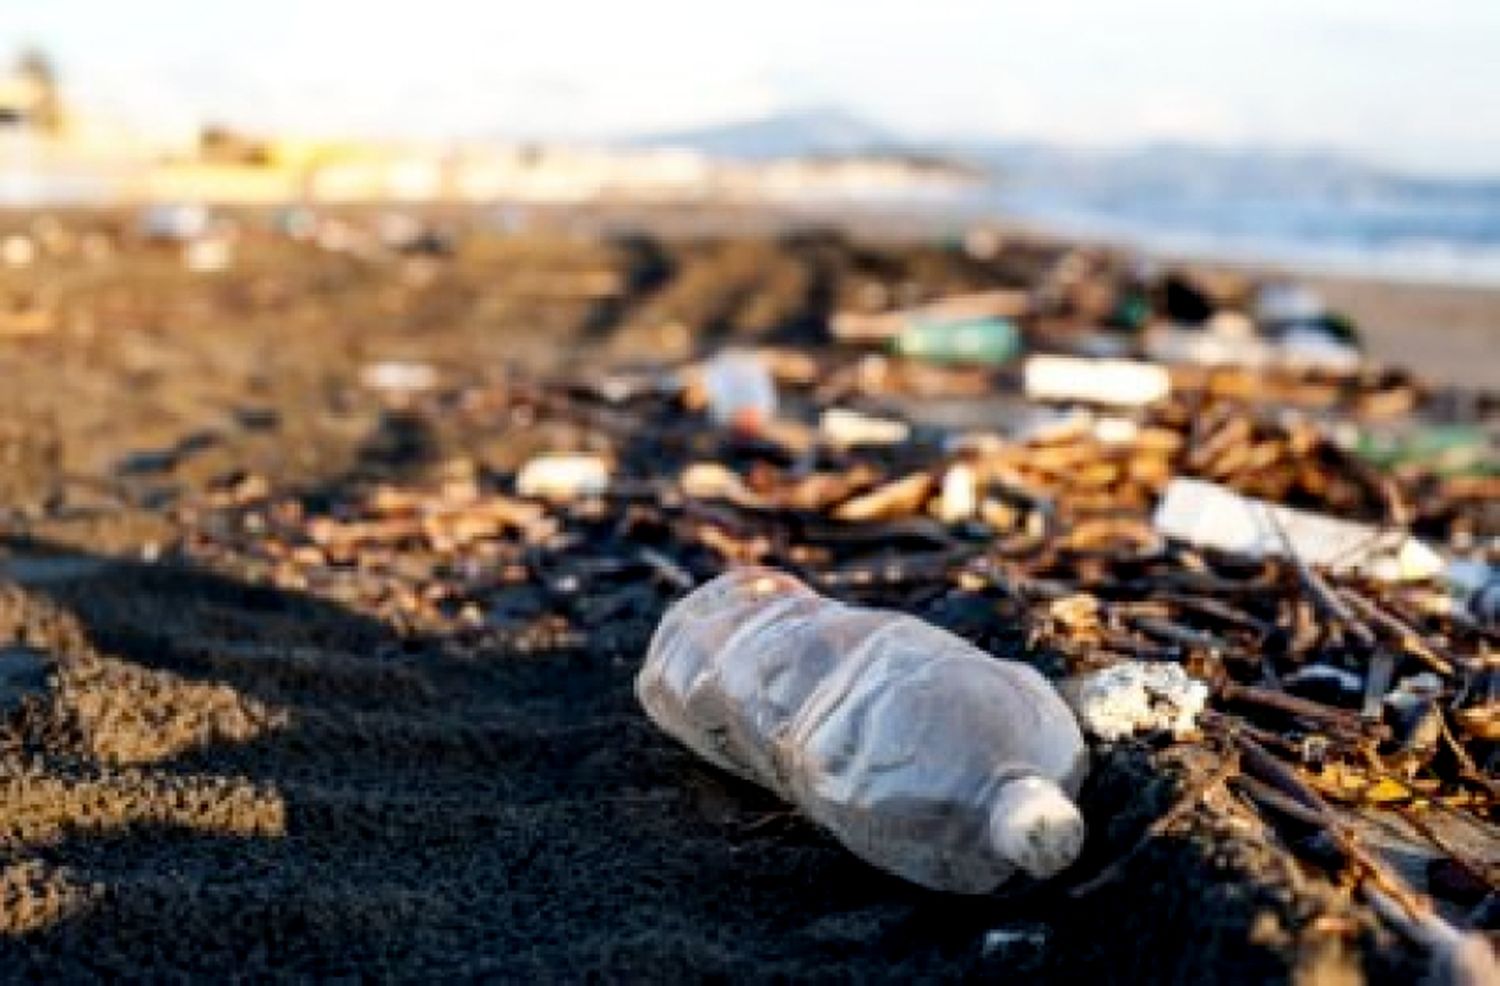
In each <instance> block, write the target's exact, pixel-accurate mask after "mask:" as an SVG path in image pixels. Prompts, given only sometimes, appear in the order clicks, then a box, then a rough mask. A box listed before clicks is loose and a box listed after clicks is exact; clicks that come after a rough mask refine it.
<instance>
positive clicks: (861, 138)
mask: <svg viewBox="0 0 1500 986" xmlns="http://www.w3.org/2000/svg"><path fill="white" fill-rule="evenodd" d="M630 143H631V144H633V145H636V146H642V147H682V148H687V149H690V150H695V151H699V152H700V153H703V154H707V155H710V156H712V157H720V158H731V159H737V160H750V161H765V160H771V159H773V158H799V157H848V156H851V155H858V154H871V153H877V154H878V153H890V154H899V153H902V152H903V151H905V150H907V149H908V148H907V145H906V143H905V142H904V141H902V140H901V139H899V138H898V137H896V136H895V135H893V134H892V133H891V132H890V131H889V130H887V129H885V128H884V127H881V126H879V125H878V124H875V123H871V122H870V121H869V120H866V119H864V118H862V117H860V116H858V115H856V114H854V113H850V112H849V111H847V110H844V109H840V108H839V107H836V106H817V107H809V108H806V109H800V110H793V111H790V112H786V113H776V114H773V115H771V116H765V117H760V118H758V119H754V120H740V121H735V122H731V123H724V124H716V125H714V126H707V127H698V128H694V129H690V130H678V131H673V132H668V133H660V134H650V135H647V136H643V137H637V138H635V139H633V140H631V141H630Z"/></svg>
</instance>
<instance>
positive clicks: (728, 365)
mask: <svg viewBox="0 0 1500 986" xmlns="http://www.w3.org/2000/svg"><path fill="white" fill-rule="evenodd" d="M703 386H704V389H705V390H706V391H707V395H706V396H707V401H708V411H709V415H710V416H711V417H712V418H713V420H714V421H715V422H717V423H718V424H720V425H725V426H729V427H732V428H735V429H737V430H739V431H745V432H751V433H753V432H756V431H759V430H760V429H762V428H764V427H765V426H766V425H768V424H770V422H771V420H772V419H773V418H775V417H776V383H775V381H774V380H772V379H771V372H770V370H769V368H768V367H767V366H766V361H765V359H764V358H762V357H761V356H760V355H758V354H756V353H752V352H744V351H739V350H728V351H726V352H722V353H720V354H719V355H717V356H715V357H714V358H713V359H711V360H709V361H708V363H707V364H705V365H704V367H703Z"/></svg>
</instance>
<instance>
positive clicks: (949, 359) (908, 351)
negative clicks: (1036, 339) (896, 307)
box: [891, 318, 1021, 365]
mask: <svg viewBox="0 0 1500 986" xmlns="http://www.w3.org/2000/svg"><path fill="white" fill-rule="evenodd" d="M891 348H892V349H893V350H894V351H895V352H896V353H897V354H898V355H901V356H906V357H909V358H914V359H924V360H931V361H933V362H936V363H980V364H991V365H998V364H1000V363H1007V362H1009V361H1010V360H1012V359H1014V358H1015V356H1016V354H1017V353H1019V352H1020V351H1021V331H1020V329H1018V328H1016V323H1015V322H1012V321H1010V320H1009V319H1004V318H973V319H957V320H952V321H924V322H917V323H914V324H912V325H909V326H907V327H906V328H905V329H902V330H901V333H900V334H899V335H897V336H896V337H895V338H893V339H892V340H891Z"/></svg>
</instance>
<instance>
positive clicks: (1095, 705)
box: [1061, 661, 1208, 742]
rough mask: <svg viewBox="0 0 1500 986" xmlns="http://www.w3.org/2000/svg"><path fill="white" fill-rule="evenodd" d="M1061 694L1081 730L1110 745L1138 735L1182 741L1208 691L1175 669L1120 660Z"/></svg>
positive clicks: (1065, 686)
mask: <svg viewBox="0 0 1500 986" xmlns="http://www.w3.org/2000/svg"><path fill="white" fill-rule="evenodd" d="M1061 691H1062V695H1063V698H1064V699H1065V700H1066V701H1067V703H1068V705H1069V707H1070V708H1072V710H1073V714H1074V715H1076V716H1077V717H1078V722H1079V724H1080V725H1082V726H1083V728H1084V731H1085V732H1087V733H1089V734H1090V735H1092V736H1095V737H1097V738H1098V739H1101V740H1105V741H1111V742H1112V741H1114V740H1119V739H1124V738H1126V737H1128V736H1133V735H1135V734H1136V733H1138V732H1142V731H1147V732H1154V731H1158V730H1170V731H1171V732H1172V734H1173V735H1174V736H1185V735H1187V734H1189V733H1191V732H1192V731H1193V729H1194V728H1195V727H1196V724H1197V721H1198V714H1199V713H1200V712H1202V711H1203V706H1204V704H1205V703H1206V702H1207V701H1208V686H1207V685H1205V684H1204V683H1203V682H1201V681H1198V680H1196V679H1194V678H1191V677H1189V676H1188V673H1187V672H1186V671H1184V670H1183V669H1182V666H1181V665H1180V664H1170V663H1159V662H1145V661H1121V662H1120V663H1118V664H1113V665H1111V666H1109V667H1107V668H1104V669H1103V670H1100V671H1093V672H1090V673H1088V674H1083V675H1079V676H1077V677H1075V678H1070V679H1068V680H1067V681H1065V682H1063V684H1062V688H1061Z"/></svg>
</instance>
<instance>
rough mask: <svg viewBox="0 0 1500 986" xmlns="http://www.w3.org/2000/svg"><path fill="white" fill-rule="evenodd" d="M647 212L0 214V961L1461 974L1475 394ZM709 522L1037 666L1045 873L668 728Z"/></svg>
mask: <svg viewBox="0 0 1500 986" xmlns="http://www.w3.org/2000/svg"><path fill="white" fill-rule="evenodd" d="M502 211H503V210H502ZM4 218H5V217H0V219H4ZM43 218H45V217H43ZM268 218H269V219H270V222H269V224H268V223H267V219H268ZM669 220H670V221H669ZM655 221H656V222H658V223H660V225H651V224H649V223H646V222H644V221H641V220H638V219H629V218H624V219H619V218H612V217H610V216H593V217H589V216H580V215H578V214H575V213H572V212H570V213H568V214H566V215H562V214H559V215H556V216H544V215H540V214H539V215H536V216H529V217H528V216H517V215H513V214H510V213H508V212H507V213H505V214H504V215H501V214H489V213H485V212H483V211H481V210H476V211H474V212H472V213H465V214H464V215H462V216H453V215H448V216H439V215H433V216H431V217H428V218H426V219H422V218H419V217H418V216H416V215H406V214H404V213H401V212H394V211H387V210H375V211H361V210H353V209H351V210H349V211H348V212H347V213H344V212H340V213H338V214H336V215H335V214H332V213H330V214H326V215H321V214H318V213H314V212H310V211H308V210H290V211H287V212H283V213H277V214H275V215H274V216H270V217H267V216H264V215H258V214H251V213H245V214H241V215H233V216H229V215H224V216H219V215H205V214H204V213H202V212H201V210H196V209H192V208H168V209H161V210H150V211H148V212H147V213H146V214H144V215H141V216H134V217H128V216H118V215H106V216H98V217H89V216H81V217H70V218H68V219H67V220H66V221H64V220H61V219H52V220H49V221H46V222H44V221H42V218H38V219H36V220H35V221H31V222H29V223H28V224H27V225H26V226H25V227H24V228H21V227H18V226H16V225H15V223H14V222H12V223H11V226H10V227H7V228H6V229H4V230H0V233H3V234H4V238H3V239H0V262H3V264H0V367H3V368H5V370H6V371H7V379H10V380H12V381H14V382H15V384H16V385H15V386H14V387H10V388H0V411H3V414H0V461H3V463H4V468H3V469H0V501H3V502H0V526H3V532H0V535H3V536H0V684H3V685H4V688H3V689H0V693H3V694H0V699H3V703H0V704H3V707H4V712H5V716H4V717H3V721H0V726H3V729H0V780H3V781H4V783H5V784H6V786H7V790H9V791H10V792H11V793H12V794H13V795H14V797H12V798H10V800H9V802H8V803H7V804H6V805H5V806H4V810H3V811H0V829H3V831H0V849H3V850H4V852H5V854H6V858H5V860H4V861H3V862H4V866H3V867H0V884H3V885H4V887H5V894H4V895H3V900H0V924H3V925H4V926H5V930H6V933H5V934H4V935H0V960H3V961H4V963H5V964H6V968H9V969H15V970H16V975H18V976H30V977H31V978H48V979H73V978H85V977H90V976H93V977H97V976H100V975H103V976H114V977H116V978H118V977H119V976H122V975H137V976H139V975H142V974H145V975H158V976H161V977H163V978H173V977H176V978H181V977H184V976H192V975H195V974H196V975H202V976H205V977H206V976H211V975H218V977H219V978H222V970H223V969H225V968H230V967H233V968H236V969H241V970H245V971H247V974H249V975H255V976H262V975H264V976H271V975H277V974H280V975H284V976H301V977H304V978H305V977H319V978H331V977H334V976H339V977H358V976H363V977H369V976H375V977H380V978H399V979H417V978H439V977H441V978H457V979H470V978H478V977H491V978H493V977H495V976H497V975H499V976H502V977H505V978H512V979H543V980H546V979H557V978H568V979H588V978H591V977H592V978H606V979H621V978H624V979H650V980H657V979H667V978H702V977H705V976H708V977H719V978H726V979H734V978H744V977H746V976H749V977H762V978H767V979H771V978H778V977H779V978H784V979H789V980H796V981H803V980H808V979H813V980H816V979H819V978H840V979H848V978H853V979H861V980H863V979H870V980H880V979H892V980H900V981H911V980H913V979H958V978H964V977H967V978H981V977H997V976H1005V977H1011V978H1020V977H1029V978H1033V979H1038V980H1044V979H1058V980H1063V981H1079V980H1083V981H1093V980H1102V981H1121V980H1127V981H1177V980H1181V979H1187V978H1190V977H1191V978H1203V977H1204V973H1205V970H1210V969H1211V970H1212V974H1213V975H1215V976H1216V977H1217V978H1221V979H1236V978H1238V979H1241V980H1244V981H1263V980H1268V979H1275V978H1277V977H1281V978H1287V977H1289V976H1291V975H1297V976H1308V977H1310V978H1311V977H1315V976H1316V975H1320V974H1326V975H1328V976H1330V977H1336V976H1338V975H1341V974H1345V973H1349V972H1363V973H1364V974H1365V975H1366V976H1368V977H1369V978H1371V979H1374V980H1380V981H1400V982H1407V981H1413V980H1414V979H1415V978H1416V977H1417V976H1418V975H1419V974H1421V973H1422V972H1423V971H1425V970H1426V969H1427V968H1428V967H1429V966H1431V965H1432V964H1433V963H1438V964H1440V965H1444V966H1445V968H1446V972H1445V974H1448V975H1450V978H1451V977H1452V976H1456V975H1457V972H1456V970H1460V969H1462V968H1464V967H1465V963H1466V962H1467V963H1469V965H1470V966H1472V965H1473V963H1474V962H1476V961H1478V959H1477V958H1476V957H1475V943H1476V942H1477V941H1478V940H1479V939H1477V938H1476V937H1475V936H1474V935H1473V934H1472V932H1473V931H1474V930H1476V929H1482V930H1492V929H1494V928H1495V926H1496V924H1497V921H1500V912H1497V908H1500V904H1497V901H1500V898H1497V896H1496V892H1495V891H1496V886H1497V879H1500V853H1497V851H1496V848H1495V847H1496V845H1497V844H1500V840H1497V839H1496V837H1495V823H1496V819H1495V795H1496V790H1495V785H1496V779H1495V778H1496V767H1497V766H1500V726H1497V718H1500V681H1497V678H1500V664H1497V648H1496V644H1497V639H1500V636H1497V629H1496V625H1495V624H1496V615H1497V613H1496V609H1497V606H1500V587H1497V585H1496V582H1495V578H1494V571H1495V566H1496V563H1497V560H1500V554H1497V546H1500V545H1497V539H1500V510H1497V504H1500V456H1497V446H1496V434H1497V431H1496V425H1497V418H1500V401H1497V397H1496V395H1494V394H1486V393H1472V392H1462V391H1455V390H1447V389H1439V388H1434V387H1432V386H1429V385H1427V384H1426V383H1424V382H1423V381H1421V380H1420V379H1417V378H1415V377H1413V376H1410V375H1408V374H1406V373H1404V372H1400V371H1392V370H1388V369H1384V368H1382V367H1380V366H1376V365H1372V363H1371V362H1370V361H1369V360H1368V359H1367V358H1366V357H1365V355H1364V353H1363V351H1362V350H1361V343H1360V339H1359V332H1358V331H1357V329H1356V327H1355V326H1353V325H1351V324H1350V323H1349V321H1348V320H1347V319H1345V318H1343V317H1342V316H1341V315H1340V314H1339V313H1338V312H1336V311H1330V310H1329V306H1327V305H1324V304H1323V303H1322V302H1321V301H1320V300H1319V299H1318V298H1317V297H1316V296H1313V295H1311V294H1309V293H1308V292H1307V291H1306V290H1304V289H1302V288H1301V287H1299V286H1297V285H1294V284H1289V283H1285V282H1281V281H1266V282H1259V281H1256V280H1254V279H1251V278H1249V277H1246V276H1241V275H1236V276H1228V275H1219V274H1214V273H1212V272H1207V271H1199V270H1188V269H1182V270H1162V269H1149V268H1146V267H1143V266H1141V265H1140V264H1139V263H1138V262H1137V261H1136V260H1135V258H1131V257H1128V256H1124V255H1121V254H1118V253H1114V252H1110V251H1104V250H1097V249H1090V248H1079V247H1076V246H1073V245H1070V244H1062V243H1056V242H1045V241H1041V240H1032V239H1027V238H1023V237H1019V236H1018V237H1005V238H1004V240H1003V243H1001V242H999V241H997V240H994V239H993V238H970V240H965V241H962V242H960V241H948V240H943V241H941V242H939V241H936V240H932V239H924V240H921V241H917V240H915V239H897V240H894V241H889V242H887V241H883V240H877V239H874V238H869V239H866V238H863V237H856V236H854V235H852V234H846V233H843V232H840V231H838V230H832V229H813V228H806V227H804V226H800V225H799V226H796V227H795V228H792V229H789V230H781V229H780V228H779V227H775V226H774V225H773V226H771V227H770V228H769V229H768V230H767V231H766V232H767V235H764V236H759V235H755V229H754V228H752V227H750V226H747V223H749V222H750V217H747V216H746V215H744V214H735V215H732V216H729V217H716V216H711V215H702V216H693V215H683V216H679V217H676V218H675V219H672V217H666V218H663V217H656V218H655ZM533 223H534V224H535V227H536V228H535V229H525V228H522V227H529V226H530V225H531V224H533ZM673 229H676V230H678V231H677V232H672V231H671V230H673ZM644 230H649V231H650V232H645V231H644ZM705 230H706V232H705ZM725 230H732V231H733V235H729V236H724V235H721V234H722V233H723V232H724V231H725ZM715 231H717V232H715ZM1382 307H1383V304H1382ZM1434 317H1441V316H1434ZM1414 321H1416V319H1414ZM1382 331H1383V330H1382ZM1370 332H1371V333H1372V339H1373V338H1374V336H1375V333H1376V332H1377V329H1376V327H1375V324H1374V323H1373V322H1372V323H1371V325H1370ZM1438 348H1441V347H1440V346H1438V345H1437V344H1436V343H1435V344H1434V349H1438ZM1461 353H1462V347H1460V348H1459V349H1449V350H1447V351H1446V352H1445V353H1439V354H1437V355H1439V356H1442V357H1443V360H1442V361H1440V363H1441V362H1443V361H1447V360H1450V359H1458V360H1462V359H1464V357H1463V356H1462V355H1461ZM1455 354H1459V355H1455ZM747 565H759V566H763V567H765V568H768V569H775V570H777V571H779V572H784V573H786V574H787V575H788V576H791V577H794V578H796V579H797V580H799V581H801V582H802V583H805V584H806V585H807V586H808V588H809V589H811V590H812V591H814V592H816V593H818V594H819V595H821V596H824V597H828V598H830V599H833V600H837V601H839V602H843V603H852V604H858V605H860V606H868V607H877V608H880V609H883V610H887V611H895V612H898V613H901V614H910V616H912V617H916V618H918V619H920V620H922V621H925V622H926V623H928V624H932V625H933V626H935V627H940V628H942V629H943V630H945V631H948V632H949V633H951V634H954V635H956V636H957V637H960V638H962V639H963V640H964V641H966V642H967V643H966V644H964V645H963V648H965V649H967V648H968V645H969V644H972V645H974V647H976V648H978V650H977V651H975V652H974V653H972V654H971V655H970V656H972V657H973V659H974V660H975V661H977V662H979V663H980V665H984V664H985V662H987V661H988V657H989V656H993V657H996V658H1002V659H1005V660H1008V661H1021V662H1024V663H1027V664H1029V665H1031V666H1032V668H1034V669H1035V670H1036V671H1039V672H1040V673H1041V674H1042V675H1044V676H1045V677H1046V678H1048V679H1049V680H1050V681H1051V682H1052V683H1053V684H1055V685H1057V686H1058V691H1059V693H1060V694H1061V695H1062V696H1063V698H1064V699H1065V701H1066V703H1067V704H1068V705H1069V706H1070V707H1071V709H1072V715H1073V716H1074V717H1076V719H1077V720H1078V722H1079V724H1080V726H1081V733H1082V735H1083V736H1084V737H1085V738H1086V742H1087V744H1088V746H1089V761H1090V768H1089V772H1088V777H1087V779H1086V780H1085V781H1083V783H1082V786H1081V787H1080V788H1079V789H1078V790H1077V791H1076V792H1074V791H1073V790H1072V789H1071V787H1069V788H1068V790H1067V793H1068V795H1069V797H1070V799H1072V796H1073V795H1074V794H1075V793H1076V799H1075V803H1076V806H1077V810H1078V812H1079V813H1081V815H1082V816H1083V819H1084V822H1085V823H1086V827H1087V838H1086V839H1085V841H1084V843H1083V845H1082V847H1081V852H1080V854H1079V856H1078V858H1077V860H1076V861H1075V862H1074V863H1073V864H1072V865H1071V866H1068V867H1067V868H1065V869H1063V870H1062V871H1061V872H1058V873H1056V874H1055V875H1053V876H1051V877H1049V878H1047V879H1044V880H1036V879H1033V878H1032V877H1031V876H1029V875H1027V874H1025V873H1017V874H1013V875H1012V876H1010V877H1007V878H1006V879H1005V881H1004V883H1003V885H1001V886H1000V887H999V888H998V889H997V890H995V891H993V892H986V893H984V894H979V895H971V896H954V895H949V894H940V893H933V892H931V891H928V890H924V889H922V888H921V887H920V886H918V885H915V884H913V883H910V882H907V881H903V880H900V879H896V878H894V877H891V876H889V875H887V874H886V873H885V872H883V871H882V870H880V869H878V868H877V867H874V866H869V865H867V864H865V863H863V862H862V861H861V860H860V859H858V858H857V856H856V855H855V854H851V853H850V852H848V851H846V850H845V849H844V848H843V847H842V846H841V845H840V844H839V843H838V842H836V841H835V840H834V838H831V837H830V836H829V835H828V834H827V832H834V833H835V834H837V831H836V827H830V826H827V825H825V826H824V828H825V831H819V829H818V828H817V827H816V826H815V825H814V824H812V823H811V822H808V821H807V820H806V819H805V818H800V817H799V816H797V815H796V814H795V813H793V812H791V811H789V810H788V809H787V806H786V804H784V803H782V802H781V801H777V800H776V799H774V798H773V797H771V795H770V794H767V793H766V792H763V791H759V790H757V789H756V788H754V787H753V786H752V785H749V784H746V783H741V782H739V781H737V780H735V779H734V778H733V777H732V776H730V775H729V774H726V773H724V772H722V771H718V770H715V769H712V768H711V767H707V766H704V765H703V764H701V762H699V761H698V760H697V759H696V758H695V757H694V756H693V755H692V754H691V753H689V752H687V751H685V750H683V749H682V748H680V747H679V746H678V745H677V744H675V743H673V742H672V741H671V740H670V739H669V738H668V737H666V736H663V735H662V734H661V732H660V731H659V730H657V729H656V728H655V727H654V726H653V725H652V724H651V722H650V721H648V719H647V718H646V716H644V715H642V712H641V709H640V707H639V705H638V704H637V703H636V701H635V698H634V696H633V695H632V689H631V685H632V682H633V681H634V680H635V678H636V675H637V673H638V671H639V670H640V669H641V667H642V661H643V659H644V657H645V656H646V655H647V653H648V648H649V644H650V641H651V638H652V634H653V632H654V631H655V630H656V629H657V628H658V627H659V626H660V625H661V624H662V621H663V617H664V615H665V614H666V613H667V612H668V610H669V609H670V607H672V606H673V605H674V604H676V603H679V602H680V601H681V600H683V599H685V598H686V597H688V596H689V595H690V594H692V593H693V592H694V591H695V590H700V589H702V588H703V587H704V586H706V585H708V584H709V583H710V582H711V581H712V580H713V579H715V578H717V577H719V576H721V575H722V574H723V573H725V572H726V571H728V570H730V569H732V568H737V567H740V566H747ZM887 615H889V614H887ZM897 619H902V620H904V619H905V617H897ZM943 639H945V640H951V638H948V637H946V636H945V637H944V638H943ZM995 663H996V664H998V662H995ZM1025 677H1029V678H1034V676H1032V675H1030V674H1029V673H1028V674H1027V675H1025ZM966 697H972V696H966ZM988 704H989V703H988V702H986V701H984V700H982V699H980V698H975V699H974V700H973V701H970V702H967V703H964V704H963V708H965V709H974V708H978V707H985V706H987V705H988ZM955 718H957V716H955ZM1064 721H1065V722H1066V721H1067V720H1066V717H1064ZM938 732H939V733H941V732H942V731H941V730H939V731H938ZM891 735H893V736H896V737H898V738H899V737H900V736H903V735H907V734H906V733H905V732H904V731H903V730H899V729H898V730H893V731H892V734H891ZM929 735H930V734H929ZM933 746H934V744H933V743H927V744H926V745H925V747H924V749H925V750H931V749H932V747H933ZM988 752H991V753H992V752H993V751H992V750H991V751H988ZM767 786H768V787H769V788H770V790H771V791H772V792H775V790H776V787H777V785H776V784H774V783H773V784H768V785H767ZM794 800H795V799H794ZM1037 803H1040V802H1037ZM1033 817H1035V816H1033ZM816 821H817V819H816V818H813V822H816ZM1017 831H1022V832H1024V831H1026V829H1025V828H1024V827H1022V828H1018V829H1017ZM846 834H847V833H846ZM919 841H920V842H921V845H925V844H926V842H925V840H919ZM1067 848H1068V849H1069V852H1070V853H1071V851H1072V849H1073V848H1075V847H1074V846H1073V845H1072V844H1071V843H1069V844H1068V846H1067ZM918 851H920V846H919V847H918ZM1048 869H1050V867H1048Z"/></svg>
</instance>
